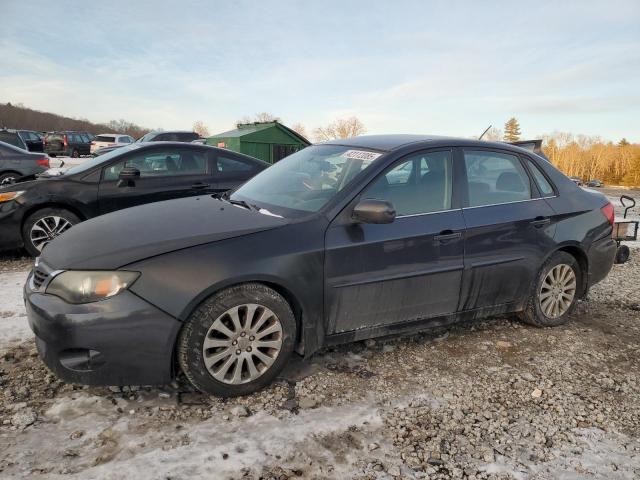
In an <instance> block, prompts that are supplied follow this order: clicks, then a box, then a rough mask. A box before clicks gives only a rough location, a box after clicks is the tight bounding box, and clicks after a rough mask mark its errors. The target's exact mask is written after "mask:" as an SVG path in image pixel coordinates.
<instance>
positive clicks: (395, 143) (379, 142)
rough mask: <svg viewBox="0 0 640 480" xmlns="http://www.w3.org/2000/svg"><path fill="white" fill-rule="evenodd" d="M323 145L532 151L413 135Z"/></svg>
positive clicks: (497, 144)
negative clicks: (411, 146)
mask: <svg viewBox="0 0 640 480" xmlns="http://www.w3.org/2000/svg"><path fill="white" fill-rule="evenodd" d="M321 145H341V146H346V147H359V148H367V149H371V150H379V151H384V152H390V151H393V150H397V149H399V148H403V147H406V146H408V145H413V146H415V147H417V148H419V147H425V148H427V147H440V146H448V147H456V146H465V147H482V148H499V149H502V150H513V151H516V152H520V153H522V152H526V153H531V152H530V151H528V150H526V149H523V148H521V147H518V146H514V145H510V144H508V143H503V142H487V141H484V140H476V139H470V138H461V137H446V136H440V135H411V134H391V135H362V136H360V137H352V138H344V139H342V138H341V139H336V140H330V141H328V142H324V143H322V144H321Z"/></svg>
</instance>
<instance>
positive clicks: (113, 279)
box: [45, 270, 140, 303]
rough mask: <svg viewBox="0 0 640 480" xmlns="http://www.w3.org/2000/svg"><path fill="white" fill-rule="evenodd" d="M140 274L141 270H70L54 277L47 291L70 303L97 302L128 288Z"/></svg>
mask: <svg viewBox="0 0 640 480" xmlns="http://www.w3.org/2000/svg"><path fill="white" fill-rule="evenodd" d="M139 276H140V273H139V272H124V271H115V272H105V271H94V272H91V271H82V270H76V271H74V270H70V271H66V272H62V273H60V274H59V275H56V276H55V277H53V280H51V282H50V283H49V285H47V289H46V290H45V293H48V294H50V295H56V296H58V297H60V298H62V299H63V300H66V301H67V302H69V303H89V302H97V301H98V300H104V299H105V298H109V297H113V296H114V295H117V294H118V293H120V292H122V291H123V290H126V289H127V288H129V287H130V286H131V285H132V284H133V282H135V281H136V280H137V278H138V277H139Z"/></svg>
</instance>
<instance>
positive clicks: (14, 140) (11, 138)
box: [0, 132, 23, 148]
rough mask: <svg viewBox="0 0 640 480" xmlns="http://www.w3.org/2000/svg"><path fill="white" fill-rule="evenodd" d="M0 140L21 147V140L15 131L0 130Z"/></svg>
mask: <svg viewBox="0 0 640 480" xmlns="http://www.w3.org/2000/svg"><path fill="white" fill-rule="evenodd" d="M0 142H5V143H8V144H9V145H13V146H15V147H20V148H22V146H23V144H22V140H20V138H19V137H18V135H17V134H16V133H12V132H0Z"/></svg>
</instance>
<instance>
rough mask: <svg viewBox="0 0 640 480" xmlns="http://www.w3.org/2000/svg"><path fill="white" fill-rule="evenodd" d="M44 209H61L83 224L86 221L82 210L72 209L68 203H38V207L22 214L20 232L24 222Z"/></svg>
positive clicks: (35, 206)
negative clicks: (74, 216)
mask: <svg viewBox="0 0 640 480" xmlns="http://www.w3.org/2000/svg"><path fill="white" fill-rule="evenodd" d="M45 208H61V209H64V210H69V211H70V212H71V213H73V214H74V215H76V216H77V217H78V218H79V219H80V220H81V221H83V222H84V221H85V220H87V219H88V217H87V215H85V214H84V213H83V212H82V210H80V209H78V208H76V207H74V206H73V205H69V204H68V203H63V202H55V201H51V202H45V203H39V204H38V205H34V206H33V207H31V208H29V209H28V210H27V211H26V212H24V215H23V216H22V224H21V225H20V229H21V230H22V228H23V227H24V224H25V222H26V221H27V219H28V218H29V217H30V216H31V215H33V214H34V213H36V212H38V211H39V210H43V209H45Z"/></svg>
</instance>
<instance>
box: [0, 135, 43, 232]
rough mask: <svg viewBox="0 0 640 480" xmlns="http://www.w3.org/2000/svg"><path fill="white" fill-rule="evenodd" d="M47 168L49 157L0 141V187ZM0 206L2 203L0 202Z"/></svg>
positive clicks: (0, 213) (0, 211)
mask: <svg viewBox="0 0 640 480" xmlns="http://www.w3.org/2000/svg"><path fill="white" fill-rule="evenodd" d="M48 168H49V157H47V156H46V155H44V154H43V153H36V152H27V151H26V150H24V149H22V148H18V147H16V146H15V145H10V144H8V143H5V142H1V141H0V186H6V185H8V184H11V183H13V182H15V181H17V180H18V179H20V178H21V177H30V176H33V175H36V174H38V173H42V172H44V171H46V170H47V169H48ZM1 206H2V202H1V201H0V207H1ZM3 214H4V212H3V211H2V208H0V216H2V215H3ZM1 235H2V234H0V236H1Z"/></svg>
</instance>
